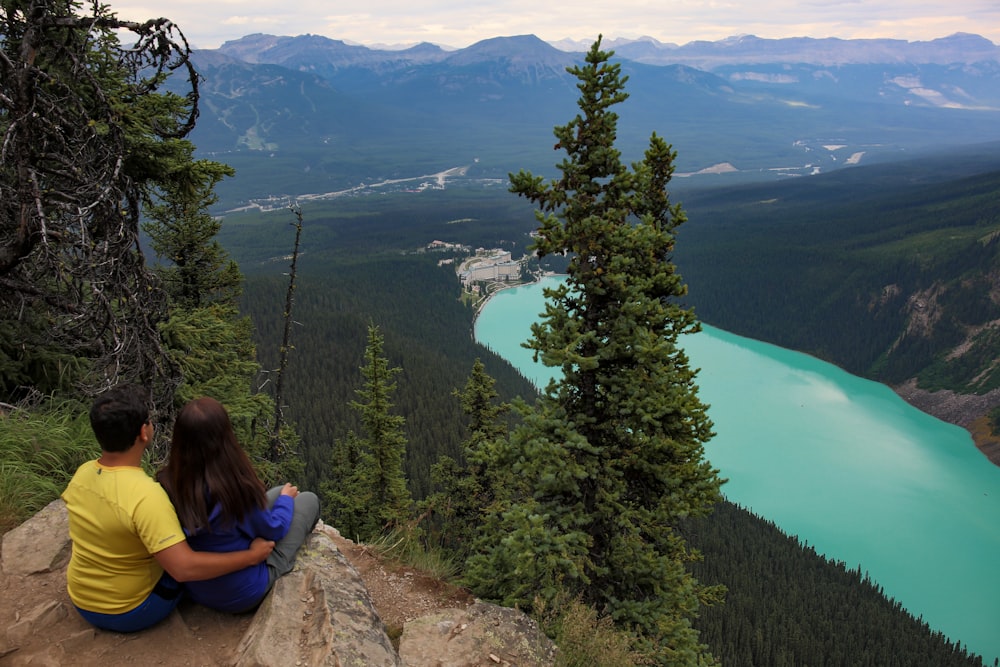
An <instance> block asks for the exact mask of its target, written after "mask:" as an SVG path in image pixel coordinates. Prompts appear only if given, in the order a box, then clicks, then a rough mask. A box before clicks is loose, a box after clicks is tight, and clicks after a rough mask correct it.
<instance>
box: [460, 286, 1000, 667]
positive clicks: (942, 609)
mask: <svg viewBox="0 0 1000 667" xmlns="http://www.w3.org/2000/svg"><path fill="white" fill-rule="evenodd" d="M555 280H559V278H546V279H545V280H543V281H542V282H541V283H536V284H533V285H526V286H523V287H516V288H511V289H507V290H503V291H502V292H500V293H499V294H497V295H495V296H494V297H493V298H492V299H491V300H490V302H489V303H488V304H487V305H486V307H485V308H483V310H482V312H481V313H480V314H479V317H478V319H477V321H476V330H475V336H476V340H477V341H479V342H480V343H481V344H483V345H485V346H487V347H489V348H491V349H492V350H493V351H495V352H496V353H497V354H499V355H500V356H502V357H504V358H505V359H507V360H508V361H509V362H510V363H511V364H512V365H513V366H515V367H516V368H517V369H519V370H520V371H521V372H522V373H524V374H525V376H527V377H528V378H530V379H532V380H533V381H534V382H535V383H536V384H537V385H539V386H542V387H544V385H545V384H546V383H547V382H548V380H549V378H551V377H552V371H551V370H550V369H548V368H545V367H544V366H542V365H541V364H536V363H534V362H533V361H532V359H531V353H530V351H528V350H526V349H524V348H522V347H521V345H520V344H521V343H522V342H524V341H525V340H527V339H528V337H529V336H530V326H531V324H532V323H533V322H535V321H537V320H538V315H539V313H541V312H542V310H543V306H544V297H543V295H542V288H543V286H545V285H549V286H551V285H553V284H554V283H553V282H552V281H555ZM681 342H682V345H683V347H684V349H685V350H686V351H687V353H688V356H689V357H690V359H691V363H692V365H693V366H694V367H696V368H700V369H701V371H700V373H699V375H698V386H699V387H700V394H699V395H700V397H701V399H702V400H703V401H704V402H706V403H708V404H709V405H710V408H709V415H710V417H711V418H712V421H713V422H714V424H715V431H716V436H715V438H713V439H712V440H711V441H710V442H708V443H707V445H706V447H705V451H706V455H707V457H708V458H709V460H710V461H711V462H712V464H713V465H714V466H715V467H716V468H718V469H719V470H720V474H721V476H722V477H725V478H728V480H729V482H728V483H727V484H725V486H723V492H724V493H725V494H726V496H727V497H728V498H729V499H730V500H731V501H733V502H735V503H738V504H740V505H743V506H745V507H748V508H750V509H751V510H752V511H753V512H755V513H756V514H759V515H761V516H763V517H765V518H767V519H770V520H771V521H774V522H775V523H776V524H777V525H778V526H780V527H781V528H782V529H783V530H784V531H785V532H787V533H789V534H791V535H797V536H798V537H799V538H800V539H801V540H802V541H804V542H807V543H808V544H810V545H812V546H813V547H815V549H816V550H817V551H818V552H820V553H823V554H825V555H826V556H827V557H828V558H830V559H833V560H838V561H843V562H845V563H846V564H847V566H848V567H850V568H854V567H857V566H858V565H860V567H861V571H862V572H865V571H867V572H868V573H869V575H870V576H871V578H872V579H874V580H875V581H876V582H878V584H880V585H881V586H883V587H884V589H885V592H886V595H888V596H891V597H893V598H895V599H896V600H897V601H899V602H900V603H901V604H902V605H903V606H905V607H906V608H907V609H908V610H909V611H910V612H911V613H913V614H914V615H915V616H922V617H923V619H924V620H925V621H927V623H928V624H929V625H930V626H931V627H932V628H933V629H935V630H940V631H941V632H943V633H945V634H946V635H947V636H948V637H950V638H951V639H953V640H955V641H960V642H961V643H962V644H963V645H964V646H967V647H968V648H969V650H971V651H973V652H975V653H979V654H981V655H982V656H983V658H984V662H985V663H986V664H989V665H992V664H993V661H994V659H995V658H997V657H998V656H1000V569H998V566H997V563H998V559H1000V467H997V466H995V465H994V464H992V463H991V462H990V461H989V460H987V459H986V457H985V456H983V455H982V454H981V453H980V452H979V450H977V449H976V447H975V445H974V444H973V442H972V438H971V436H970V435H969V433H968V432H967V431H965V430H964V429H961V428H959V427H957V426H952V425H950V424H947V423H945V422H942V421H940V420H938V419H936V418H934V417H931V416H929V415H927V414H925V413H923V412H921V411H919V410H917V409H916V408H913V407H911V406H909V405H908V404H907V403H906V402H904V401H903V400H902V399H900V398H899V397H898V396H897V395H896V394H895V393H894V392H893V391H892V390H891V389H889V388H888V387H886V386H884V385H881V384H878V383H876V382H871V381H869V380H865V379H863V378H859V377H856V376H853V375H851V374H849V373H846V372H844V371H843V370H841V369H840V368H838V367H836V366H833V365H831V364H828V363H825V362H822V361H819V360H818V359H815V358H813V357H810V356H808V355H805V354H801V353H799V352H793V351H790V350H786V349H783V348H780V347H776V346H774V345H769V344H767V343H762V342H760V341H756V340H752V339H748V338H742V337H740V336H736V335H733V334H730V333H727V332H725V331H721V330H719V329H715V328H712V327H708V326H706V327H704V331H702V332H701V333H698V334H693V335H689V336H685V337H684V338H683V339H682V341H681Z"/></svg>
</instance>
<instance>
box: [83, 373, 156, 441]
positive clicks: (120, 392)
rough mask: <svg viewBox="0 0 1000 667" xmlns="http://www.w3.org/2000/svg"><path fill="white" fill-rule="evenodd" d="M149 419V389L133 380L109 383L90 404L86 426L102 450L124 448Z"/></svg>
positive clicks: (133, 439)
mask: <svg viewBox="0 0 1000 667" xmlns="http://www.w3.org/2000/svg"><path fill="white" fill-rule="evenodd" d="M147 421H149V392H148V391H146V390H145V389H144V388H143V387H141V386H139V385H134V384H122V385H118V386H117V387H112V388H111V389H109V390H107V391H106V392H104V393H103V394H101V395H100V396H98V397H97V400H95V401H94V405H93V406H91V408H90V427H91V428H92V429H94V436H95V437H96V438H97V442H98V443H100V445H101V449H102V450H104V451H106V452H124V451H128V449H129V448H130V447H131V446H132V445H133V444H135V439H136V438H138V437H139V433H140V432H141V431H142V425H143V424H145V423H146V422H147Z"/></svg>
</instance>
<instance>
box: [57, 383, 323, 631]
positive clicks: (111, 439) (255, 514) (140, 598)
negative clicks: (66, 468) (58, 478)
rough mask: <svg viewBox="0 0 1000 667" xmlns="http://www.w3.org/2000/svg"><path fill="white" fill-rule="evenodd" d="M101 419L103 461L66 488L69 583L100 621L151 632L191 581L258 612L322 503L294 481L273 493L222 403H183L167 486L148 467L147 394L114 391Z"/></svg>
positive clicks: (108, 626)
mask: <svg viewBox="0 0 1000 667" xmlns="http://www.w3.org/2000/svg"><path fill="white" fill-rule="evenodd" d="M90 424H91V426H92V428H93V430H94V435H95V436H96V437H97V441H98V442H99V443H100V445H101V457H100V458H99V459H97V460H96V461H88V462H87V463H84V464H83V465H81V466H80V467H79V468H78V469H77V471H76V474H75V475H74V476H73V479H72V480H71V481H70V483H69V485H68V486H67V487H66V490H65V491H64V492H63V494H62V497H63V500H65V502H66V507H67V509H68V511H69V533H70V538H71V539H72V541H73V553H72V556H71V558H70V562H69V567H68V569H67V573H66V579H67V589H68V591H69V596H70V599H71V600H72V601H73V604H74V605H75V606H76V608H77V610H78V611H79V612H80V615H81V616H83V618H84V619H86V620H87V621H88V622H90V623H91V624H93V625H95V626H97V627H99V628H103V629H105V630H113V631H116V632H134V631H137V630H142V629H144V628H148V627H149V626H151V625H153V624H155V623H157V622H159V621H160V620H162V619H164V618H166V616H167V615H168V614H169V613H170V612H171V611H172V610H173V609H174V607H176V606H177V603H178V601H179V599H180V594H181V584H180V583H179V582H184V586H183V590H184V593H185V594H186V595H188V596H190V597H191V599H193V600H194V601H195V602H198V603H200V604H203V605H205V606H207V607H211V608H213V609H218V610H221V611H227V612H243V611H249V610H251V609H253V608H254V607H256V606H257V605H258V604H259V603H260V602H261V600H263V598H264V596H265V595H266V594H267V592H268V591H269V590H270V589H271V586H272V585H273V584H274V582H275V580H276V579H277V578H278V577H280V576H282V575H283V574H286V573H288V572H290V571H291V570H292V568H293V567H294V565H295V555H296V553H297V552H298V550H299V547H301V546H302V544H303V542H305V539H306V537H307V536H308V534H309V533H310V532H311V531H312V529H313V527H314V526H315V525H316V522H317V521H318V520H319V500H318V499H317V498H316V495H315V494H313V493H310V492H308V491H306V492H303V493H299V491H298V489H297V488H296V487H294V486H292V485H291V484H285V485H284V486H283V487H275V488H273V489H271V490H270V491H266V492H265V489H264V484H263V482H261V480H260V478H259V477H258V476H257V474H256V473H255V472H254V469H253V466H252V464H251V463H250V459H249V458H248V457H247V455H246V453H245V452H244V451H243V448H242V447H240V445H239V443H238V442H237V440H236V435H235V433H234V432H233V426H232V423H231V421H230V419H229V414H228V413H227V412H226V409H225V408H224V407H223V406H222V404H221V403H219V402H218V401H216V400H214V399H212V398H200V399H197V400H194V401H191V402H190V403H188V404H187V405H185V406H184V408H182V409H181V411H180V414H178V416H177V421H176V422H175V424H174V432H173V438H172V441H171V448H170V457H169V459H168V461H167V465H166V467H165V468H164V469H163V470H162V471H160V473H159V475H158V479H159V482H160V483H159V484H158V483H157V482H156V481H154V480H152V479H151V478H150V477H149V476H148V475H147V474H146V473H145V472H144V471H143V470H142V468H141V467H140V465H141V461H142V454H143V452H144V451H145V449H146V447H147V446H148V445H149V444H150V442H151V441H152V438H153V424H152V422H151V421H150V419H149V408H148V407H147V404H146V393H145V391H143V390H142V389H141V388H139V387H135V386H130V385H124V386H120V387H116V388H114V389H111V390H110V391H108V392H106V393H105V394H103V395H101V396H100V397H98V399H97V400H96V401H95V403H94V405H93V407H92V408H91V411H90ZM161 485H162V486H161Z"/></svg>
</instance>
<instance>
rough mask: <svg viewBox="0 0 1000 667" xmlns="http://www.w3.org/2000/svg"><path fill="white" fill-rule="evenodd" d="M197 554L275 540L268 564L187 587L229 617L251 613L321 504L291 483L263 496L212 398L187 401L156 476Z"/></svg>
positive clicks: (288, 562)
mask: <svg viewBox="0 0 1000 667" xmlns="http://www.w3.org/2000/svg"><path fill="white" fill-rule="evenodd" d="M158 478H159V481H160V483H161V484H162V485H163V487H164V488H165V489H166V491H167V494H168V495H169V496H170V500H171V501H172V502H173V504H174V508H175V509H176V510H177V518H178V519H180V523H181V526H182V527H183V528H184V532H185V534H186V535H187V540H188V544H190V545H191V548H192V549H194V550H196V551H217V552H223V551H241V550H244V549H247V548H248V545H249V544H250V542H252V541H253V539H254V538H255V537H263V538H265V539H268V540H274V541H275V545H274V551H272V552H271V555H270V556H269V557H268V558H267V560H266V561H264V562H263V563H260V564H258V565H254V566H251V567H248V568H245V569H243V570H238V571H236V572H233V573H231V574H226V575H223V576H221V577H217V578H215V579H208V580H206V581H197V582H193V581H192V582H188V583H187V584H185V589H186V591H187V593H188V594H189V595H190V596H191V598H192V599H193V600H194V601H195V602H197V603H199V604H203V605H205V606H206V607H211V608H212V609H218V610H220V611H228V612H237V613H238V612H244V611H250V610H252V609H254V608H255V607H256V606H257V605H258V604H260V602H261V600H263V599H264V596H265V595H266V594H267V592H268V591H269V590H270V589H271V586H272V585H274V582H275V581H276V580H277V579H278V577H280V576H282V575H283V574H287V573H288V572H290V571H291V570H292V568H293V567H294V566H295V556H296V554H297V553H298V550H299V547H301V546H302V544H303V542H305V539H306V537H307V536H308V535H309V533H310V532H311V531H312V529H313V527H314V526H315V525H316V522H317V521H318V520H319V499H318V498H317V497H316V494H314V493H311V492H309V491H304V492H301V493H300V492H299V490H298V488H296V487H295V486H292V485H291V484H285V485H284V486H283V487H275V488H273V489H271V490H270V491H265V489H264V483H263V482H262V481H261V480H260V478H259V477H258V476H257V473H256V472H255V471H254V469H253V465H252V464H251V463H250V458H249V457H248V456H247V455H246V452H244V451H243V448H242V447H241V446H240V444H239V442H237V440H236V434H235V433H234V431H233V425H232V422H231V421H230V419H229V413H227V412H226V409H225V407H223V405H222V404H221V403H219V402H218V401H216V400H215V399H213V398H207V397H206V398H199V399H196V400H193V401H191V402H189V403H188V404H187V405H185V406H184V407H183V408H181V411H180V413H179V414H178V415H177V420H176V422H175V423H174V433H173V438H172V440H171V445H170V457H169V458H168V460H167V465H166V467H165V468H164V469H163V470H161V471H160V474H159V475H158Z"/></svg>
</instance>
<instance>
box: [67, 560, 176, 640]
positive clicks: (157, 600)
mask: <svg viewBox="0 0 1000 667" xmlns="http://www.w3.org/2000/svg"><path fill="white" fill-rule="evenodd" d="M180 600H181V585H180V584H179V583H177V582H176V581H174V578H173V577H171V576H170V575H169V574H167V573H166V572H164V573H163V576H162V577H160V580H159V581H158V582H156V587H155V588H153V592H152V593H150V594H149V596H148V597H147V598H146V599H145V600H143V601H142V603H141V604H140V605H139V606H138V607H136V608H135V609H132V610H131V611H126V612H125V613H123V614H101V613H98V612H96V611H87V610H86V609H80V608H79V607H77V608H76V610H77V611H78V612H80V616H82V617H83V620H85V621H87V622H88V623H90V624H91V625H93V626H96V627H98V628H101V629H102V630H111V631H112V632H138V631H139V630H145V629H146V628H149V627H152V626H154V625H156V624H157V623H159V622H160V621H162V620H163V619H165V618H166V617H167V616H169V615H170V612H172V611H173V610H174V608H175V607H176V606H177V603H178V602H180Z"/></svg>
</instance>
